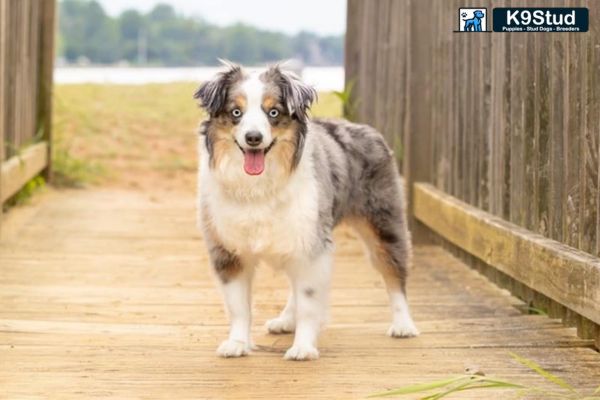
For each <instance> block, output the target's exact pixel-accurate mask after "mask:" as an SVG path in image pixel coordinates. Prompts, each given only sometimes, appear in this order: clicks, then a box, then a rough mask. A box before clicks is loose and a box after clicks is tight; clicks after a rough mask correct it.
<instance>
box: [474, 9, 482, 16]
mask: <svg viewBox="0 0 600 400" xmlns="http://www.w3.org/2000/svg"><path fill="white" fill-rule="evenodd" d="M473 16H474V17H475V18H483V17H484V14H483V11H481V10H475V11H474V12H473Z"/></svg>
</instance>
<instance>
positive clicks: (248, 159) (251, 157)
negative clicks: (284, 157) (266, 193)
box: [238, 140, 275, 175]
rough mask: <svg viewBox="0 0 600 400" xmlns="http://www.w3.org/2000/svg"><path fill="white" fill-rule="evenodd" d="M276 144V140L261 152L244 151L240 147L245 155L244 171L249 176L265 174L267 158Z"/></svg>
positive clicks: (260, 150)
mask: <svg viewBox="0 0 600 400" xmlns="http://www.w3.org/2000/svg"><path fill="white" fill-rule="evenodd" d="M274 144H275V140H273V141H272V142H271V144H270V145H269V147H267V148H266V149H259V150H252V149H243V148H242V147H241V146H239V145H238V147H239V148H240V150H241V151H242V153H244V171H245V172H246V173H247V174H248V175H260V174H262V173H263V171H264V170H265V156H266V155H267V153H268V152H269V150H271V148H272V147H273V145H274Z"/></svg>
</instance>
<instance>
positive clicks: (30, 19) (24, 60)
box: [0, 0, 56, 218]
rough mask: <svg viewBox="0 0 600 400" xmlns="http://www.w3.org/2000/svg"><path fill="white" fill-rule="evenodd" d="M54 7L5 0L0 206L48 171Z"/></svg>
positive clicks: (46, 0)
mask: <svg viewBox="0 0 600 400" xmlns="http://www.w3.org/2000/svg"><path fill="white" fill-rule="evenodd" d="M55 6H56V4H55V1H54V0H0V163H1V173H0V205H1V204H2V203H4V202H5V201H6V200H7V199H9V198H10V197H11V196H13V195H14V194H15V193H16V192H17V191H18V190H19V189H20V188H21V187H22V186H23V185H24V184H25V183H26V182H27V181H28V180H30V179H31V178H33V177H34V176H36V175H37V174H39V173H40V172H41V171H46V173H47V172H48V170H49V166H50V137H51V133H50V131H51V129H50V128H51V115H52V113H51V104H52V103H51V91H52V71H53V59H54V49H53V46H54V24H55V19H54V15H55ZM0 218H1V213H0Z"/></svg>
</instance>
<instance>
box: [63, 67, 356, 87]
mask: <svg viewBox="0 0 600 400" xmlns="http://www.w3.org/2000/svg"><path fill="white" fill-rule="evenodd" d="M220 70H221V69H220V68H219V67H192V68H188V67H182V68H134V67H60V68H56V69H55V70H54V81H55V83H58V84H75V83H110V84H133V85H143V84H146V83H169V82H201V81H204V80H207V79H210V78H211V77H213V76H214V75H215V74H216V73H217V72H218V71H220ZM302 78H303V79H304V81H305V82H307V83H309V84H311V85H313V86H314V87H315V88H316V89H317V90H319V91H330V90H343V89H344V68H343V67H306V68H304V70H303V71H302Z"/></svg>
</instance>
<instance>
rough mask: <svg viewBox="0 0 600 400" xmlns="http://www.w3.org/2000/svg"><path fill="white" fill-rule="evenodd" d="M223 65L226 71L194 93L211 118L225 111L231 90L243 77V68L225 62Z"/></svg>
mask: <svg viewBox="0 0 600 400" xmlns="http://www.w3.org/2000/svg"><path fill="white" fill-rule="evenodd" d="M221 63H222V64H223V65H224V66H225V67H226V69H225V70H224V71H222V72H219V73H218V74H217V75H216V76H215V77H214V78H213V79H212V80H210V81H206V82H204V83H203V84H202V85H200V87H199V88H198V90H196V93H194V98H195V99H198V100H199V101H200V105H201V106H202V108H204V109H205V110H206V112H208V114H209V115H210V116H211V117H214V116H216V115H218V114H219V113H221V111H223V109H224V108H225V103H226V102H227V95H228V92H229V88H230V87H231V85H232V84H233V83H234V82H235V81H236V80H237V79H240V78H241V76H242V68H241V67H240V66H239V65H237V64H234V63H231V62H228V61H223V60H221Z"/></svg>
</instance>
